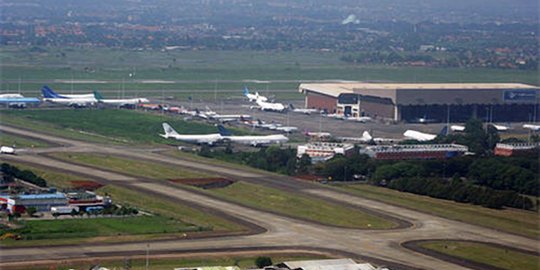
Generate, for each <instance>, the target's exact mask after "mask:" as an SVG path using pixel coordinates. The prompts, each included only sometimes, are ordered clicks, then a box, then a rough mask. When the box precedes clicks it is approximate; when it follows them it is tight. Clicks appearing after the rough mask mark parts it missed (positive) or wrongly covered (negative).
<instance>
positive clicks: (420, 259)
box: [0, 125, 538, 269]
mask: <svg viewBox="0 0 540 270" xmlns="http://www.w3.org/2000/svg"><path fill="white" fill-rule="evenodd" d="M0 130H1V131H3V132H8V133H12V134H18V135H20V136H26V137H34V138H39V139H41V140H44V141H49V142H52V143H54V144H55V145H60V146H56V147H52V148H50V149H41V150H35V151H27V152H22V153H21V154H20V155H17V156H7V155H5V156H2V160H5V161H10V160H13V161H19V162H25V163H31V164H36V165H39V166H43V167H50V168H52V169H55V168H62V170H63V171H66V172H70V173H72V174H75V175H85V176H92V177H93V178H94V179H96V180H98V181H100V182H104V183H114V184H119V185H122V186H125V187H133V188H136V189H138V190H144V191H148V192H151V193H153V194H161V195H163V196H167V197H168V198H171V199H175V200H178V201H179V202H181V201H189V202H191V203H193V204H194V205H199V206H201V207H205V208H208V209H216V210H217V211H220V212H223V213H225V214H226V215H230V216H233V217H235V218H238V219H241V220H243V221H244V222H247V223H252V224H254V225H256V226H259V227H262V228H265V229H266V231H265V232H261V233H257V234H252V235H242V236H227V237H216V238H205V239H185V240H184V239H182V240H165V241H156V242H152V250H153V252H156V253H162V254H165V253H173V252H182V251H184V252H193V251H196V250H200V251H201V250H208V249H224V250H226V249H238V248H253V249H257V248H261V247H265V248H271V247H280V248H285V247H289V248H295V249H298V248H300V247H305V248H324V249H327V250H335V251H338V252H346V253H348V254H351V255H355V256H356V257H357V258H360V259H364V260H367V261H371V262H374V263H382V264H387V265H393V266H395V267H397V269H415V268H418V269H463V266H459V265H456V264H452V263H449V262H446V261H442V260H439V259H437V258H434V257H430V256H426V255H422V254H420V253H417V252H414V251H412V250H409V249H406V248H405V247H402V246H401V243H404V242H407V241H411V240H422V239H441V238H448V239H463V240H475V241H487V242H493V243H497V244H501V245H507V246H512V247H516V248H521V249H525V250H530V251H537V249H538V241H537V240H535V239H530V238H526V237H522V236H517V235H513V234H509V233H504V232H499V231H496V230H493V229H489V228H484V227H480V226H475V225H470V224H467V223H462V222H459V221H453V220H448V219H445V218H441V217H437V216H433V215H429V214H425V213H421V212H418V211H414V210H410V209H406V208H403V207H398V206H393V205H389V204H385V203H381V202H377V201H373V200H368V199H364V198H360V197H357V196H353V195H349V194H346V193H343V192H339V191H336V190H333V189H329V188H327V187H325V186H322V185H319V184H313V183H306V182H301V181H298V180H294V179H292V178H290V177H285V176H280V175H275V174H271V173H262V172H257V171H255V170H249V171H246V170H241V169H238V168H236V167H234V168H231V167H227V166H226V165H219V166H216V165H214V164H210V163H202V162H196V161H193V160H189V159H185V158H173V157H169V156H165V155H161V154H159V153H154V152H152V151H151V150H150V149H133V148H132V147H124V146H107V145H97V144H93V143H87V142H79V141H75V140H69V139H61V138H56V137H54V136H49V135H46V134H36V133H35V132H34V131H27V130H22V129H19V128H13V127H8V126H4V125H3V126H1V127H0ZM69 151H74V152H79V151H80V152H95V153H106V154H111V155H119V156H125V157H129V158H134V159H144V160H151V161H155V162H162V163H167V164H173V165H176V166H182V167H187V168H191V169H196V170H199V171H203V172H208V173H211V174H217V175H224V176H227V177H230V178H237V179H240V180H244V181H251V182H256V183H258V184H261V185H268V186H272V187H274V188H280V189H284V190H287V191H291V190H293V189H294V190H296V191H297V192H299V193H302V194H309V195H311V196H314V197H318V198H323V199H327V200H331V201H335V202H341V203H343V204H345V205H353V206H357V207H359V208H360V209H367V210H368V211H371V212H374V213H379V214H380V215H383V216H391V217H392V218H393V219H395V220H403V221H405V222H404V223H403V224H408V225H409V226H405V225H403V226H401V227H399V228H396V229H391V230H353V229H346V228H339V227H332V226H325V225H321V224H317V223H314V222H309V221H306V220H299V219H296V218H293V217H286V216H283V215H279V214H275V213H269V212H267V211H260V210H257V209H253V208H249V207H245V206H242V205H239V204H236V203H232V202H228V201H224V200H220V199H218V198H215V197H212V196H209V195H207V194H203V193H199V192H193V191H191V190H189V189H184V188H181V187H179V186H177V185H172V184H170V183H165V182H162V181H148V179H140V178H137V177H132V176H128V175H124V174H121V173H117V172H111V171H106V170H100V169H98V168H93V167H88V166H82V165H76V164H72V163H70V162H65V161H60V160H53V159H51V158H49V157H47V156H46V155H45V154H46V153H47V152H69ZM258 179H260V181H258ZM145 251H146V245H145V244H142V243H118V244H96V245H84V246H82V245H76V246H58V247H47V248H34V247H28V248H2V252H1V254H0V266H8V265H9V264H10V263H17V262H21V261H27V262H30V261H33V260H60V259H69V258H88V257H99V256H101V257H103V256H113V255H115V254H118V252H124V253H126V254H144V252H145Z"/></svg>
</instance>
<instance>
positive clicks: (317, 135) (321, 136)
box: [304, 131, 332, 139]
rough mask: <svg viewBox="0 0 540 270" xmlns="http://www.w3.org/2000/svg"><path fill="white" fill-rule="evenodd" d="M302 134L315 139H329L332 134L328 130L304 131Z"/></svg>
mask: <svg viewBox="0 0 540 270" xmlns="http://www.w3.org/2000/svg"><path fill="white" fill-rule="evenodd" d="M304 135H306V136H308V137H310V138H317V139H330V138H332V134H331V133H330V132H311V131H305V132H304Z"/></svg>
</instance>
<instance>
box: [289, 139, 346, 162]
mask: <svg viewBox="0 0 540 270" xmlns="http://www.w3.org/2000/svg"><path fill="white" fill-rule="evenodd" d="M353 151H354V145H352V144H349V143H329V142H313V143H307V144H304V145H298V147H297V151H296V155H297V157H298V158H300V157H302V156H303V155H304V154H307V155H308V156H309V157H310V158H311V162H312V163H317V162H322V161H326V160H329V159H331V158H333V157H334V156H335V155H336V154H341V155H344V156H349V155H351V154H353Z"/></svg>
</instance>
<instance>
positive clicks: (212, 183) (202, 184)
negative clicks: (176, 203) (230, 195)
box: [169, 177, 235, 189]
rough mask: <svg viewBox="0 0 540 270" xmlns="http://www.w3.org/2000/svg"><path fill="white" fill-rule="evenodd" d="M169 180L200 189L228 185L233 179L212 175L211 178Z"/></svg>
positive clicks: (232, 182)
mask: <svg viewBox="0 0 540 270" xmlns="http://www.w3.org/2000/svg"><path fill="white" fill-rule="evenodd" d="M169 181H171V182H174V183H179V184H182V185H189V186H194V187H198V188H202V189H214V188H224V187H226V186H228V185H232V184H234V182H235V181H234V180H230V179H227V178H222V177H213V178H182V179H169Z"/></svg>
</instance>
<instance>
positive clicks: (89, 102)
mask: <svg viewBox="0 0 540 270" xmlns="http://www.w3.org/2000/svg"><path fill="white" fill-rule="evenodd" d="M41 93H42V94H43V101H47V102H51V103H57V104H64V105H68V106H70V107H77V108H79V107H86V106H93V105H94V104H95V103H96V102H97V100H96V99H95V98H94V94H92V95H91V96H90V97H88V96H87V95H80V96H79V97H77V95H68V96H69V97H68V96H66V95H59V94H57V93H55V92H54V91H53V90H51V89H50V88H49V87H47V86H43V88H42V89H41Z"/></svg>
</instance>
